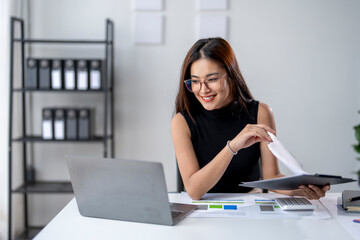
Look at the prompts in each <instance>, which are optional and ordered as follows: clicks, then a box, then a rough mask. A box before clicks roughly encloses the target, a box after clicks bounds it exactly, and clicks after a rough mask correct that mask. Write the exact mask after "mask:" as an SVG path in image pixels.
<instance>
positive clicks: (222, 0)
mask: <svg viewBox="0 0 360 240" xmlns="http://www.w3.org/2000/svg"><path fill="white" fill-rule="evenodd" d="M197 8H198V10H227V8H228V0H198V4H197Z"/></svg>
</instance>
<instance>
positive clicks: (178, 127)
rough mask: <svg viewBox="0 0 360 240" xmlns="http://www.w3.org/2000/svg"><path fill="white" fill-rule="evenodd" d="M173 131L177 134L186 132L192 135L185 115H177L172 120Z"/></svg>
mask: <svg viewBox="0 0 360 240" xmlns="http://www.w3.org/2000/svg"><path fill="white" fill-rule="evenodd" d="M171 131H172V133H173V134H174V133H175V132H178V131H180V132H186V133H188V134H189V135H190V129H189V126H188V123H187V121H186V119H185V116H184V114H183V113H180V112H178V113H176V114H175V116H174V117H173V118H172V120H171Z"/></svg>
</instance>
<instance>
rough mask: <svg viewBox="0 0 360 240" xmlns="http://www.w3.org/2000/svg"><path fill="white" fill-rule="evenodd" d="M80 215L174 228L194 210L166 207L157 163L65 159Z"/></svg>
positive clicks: (188, 205) (90, 158)
mask: <svg viewBox="0 0 360 240" xmlns="http://www.w3.org/2000/svg"><path fill="white" fill-rule="evenodd" d="M66 160H67V166H68V170H69V174H70V179H71V183H72V185H73V189H74V193H75V198H76V202H77V205H78V208H79V212H80V214H81V215H82V216H86V217H96V218H105V219H115V220H123V221H132V222H142V223H153V224H161V225H174V224H176V223H177V222H179V221H180V220H181V219H183V218H184V217H185V216H186V215H187V214H188V213H190V212H191V211H193V210H194V209H195V208H196V205H190V204H179V203H173V204H170V203H169V200H168V193H167V188H166V183H165V177H164V171H163V166H162V164H161V163H158V162H149V161H137V160H123V159H112V158H94V157H80V156H66Z"/></svg>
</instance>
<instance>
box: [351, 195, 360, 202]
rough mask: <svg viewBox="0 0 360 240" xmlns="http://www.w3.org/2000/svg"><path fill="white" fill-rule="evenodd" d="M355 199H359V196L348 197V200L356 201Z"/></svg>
mask: <svg viewBox="0 0 360 240" xmlns="http://www.w3.org/2000/svg"><path fill="white" fill-rule="evenodd" d="M357 200H360V196H357V197H352V198H349V201H350V202H352V201H357Z"/></svg>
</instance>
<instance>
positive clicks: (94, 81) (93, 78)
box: [90, 60, 102, 89]
mask: <svg viewBox="0 0 360 240" xmlns="http://www.w3.org/2000/svg"><path fill="white" fill-rule="evenodd" d="M101 65H102V64H101V61H100V60H91V62H90V89H101V78H102V71H101V70H102V69H101Z"/></svg>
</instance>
